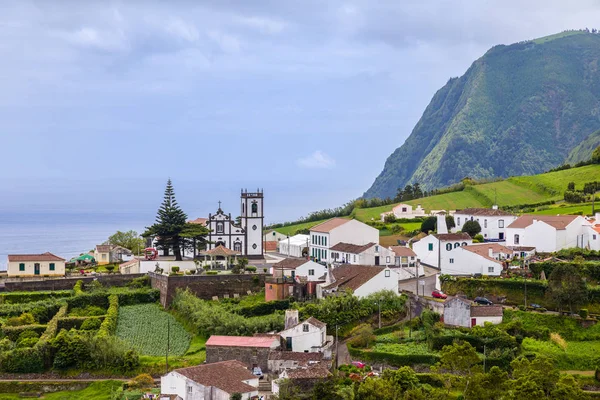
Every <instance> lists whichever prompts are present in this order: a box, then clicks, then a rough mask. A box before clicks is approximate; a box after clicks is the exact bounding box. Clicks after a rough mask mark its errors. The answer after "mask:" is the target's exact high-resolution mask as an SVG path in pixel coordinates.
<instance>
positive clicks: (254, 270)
mask: <svg viewBox="0 0 600 400" xmlns="http://www.w3.org/2000/svg"><path fill="white" fill-rule="evenodd" d="M245 270H246V271H248V272H256V267H255V266H253V265H248V266H247V267H246V268H245Z"/></svg>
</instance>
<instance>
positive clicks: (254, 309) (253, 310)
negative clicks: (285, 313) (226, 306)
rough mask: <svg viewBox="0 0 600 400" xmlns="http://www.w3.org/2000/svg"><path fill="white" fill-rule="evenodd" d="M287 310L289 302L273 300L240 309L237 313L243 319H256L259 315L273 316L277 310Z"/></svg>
mask: <svg viewBox="0 0 600 400" xmlns="http://www.w3.org/2000/svg"><path fill="white" fill-rule="evenodd" d="M288 308H290V301H289V300H273V301H268V302H266V303H258V304H255V305H252V306H246V307H241V308H240V309H239V310H238V311H237V313H238V314H241V315H243V316H244V317H258V316H261V315H269V314H273V313H274V312H275V311H277V310H287V309H288Z"/></svg>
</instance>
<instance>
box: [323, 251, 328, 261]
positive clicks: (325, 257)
mask: <svg viewBox="0 0 600 400" xmlns="http://www.w3.org/2000/svg"><path fill="white" fill-rule="evenodd" d="M323 258H324V259H327V250H323Z"/></svg>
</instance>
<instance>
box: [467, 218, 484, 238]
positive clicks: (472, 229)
mask: <svg viewBox="0 0 600 400" xmlns="http://www.w3.org/2000/svg"><path fill="white" fill-rule="evenodd" d="M462 231H463V232H465V233H468V234H469V236H471V237H475V235H477V234H478V233H479V232H481V225H479V222H477V221H471V220H469V221H467V222H465V224H464V225H463V227H462Z"/></svg>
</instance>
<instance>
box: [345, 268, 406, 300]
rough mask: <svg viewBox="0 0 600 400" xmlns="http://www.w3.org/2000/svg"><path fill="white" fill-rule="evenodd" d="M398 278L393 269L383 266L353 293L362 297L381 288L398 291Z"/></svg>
mask: <svg viewBox="0 0 600 400" xmlns="http://www.w3.org/2000/svg"><path fill="white" fill-rule="evenodd" d="M386 275H387V276H386ZM398 279H399V278H398V273H397V272H396V271H395V270H394V269H392V268H385V269H384V270H383V271H381V272H380V273H378V274H377V275H375V276H374V277H373V278H371V279H370V280H369V281H367V282H366V283H365V284H363V285H362V286H360V287H359V288H358V289H356V290H355V291H354V295H355V296H356V297H358V298H362V297H366V296H368V295H370V294H372V293H375V292H379V291H381V290H391V291H392V292H394V293H398Z"/></svg>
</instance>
